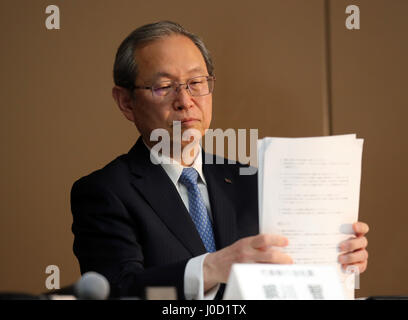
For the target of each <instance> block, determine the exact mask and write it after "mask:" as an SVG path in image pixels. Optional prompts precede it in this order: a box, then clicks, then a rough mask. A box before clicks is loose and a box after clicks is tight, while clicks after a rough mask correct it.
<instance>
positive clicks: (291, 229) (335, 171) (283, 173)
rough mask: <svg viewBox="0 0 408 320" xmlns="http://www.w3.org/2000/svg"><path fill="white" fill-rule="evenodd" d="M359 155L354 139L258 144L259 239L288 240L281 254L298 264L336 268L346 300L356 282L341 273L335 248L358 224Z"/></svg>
mask: <svg viewBox="0 0 408 320" xmlns="http://www.w3.org/2000/svg"><path fill="white" fill-rule="evenodd" d="M362 150H363V140H362V139H356V135H355V134H350V135H340V136H328V137H314V138H264V139H261V140H258V165H259V168H258V170H259V179H258V187H259V219H260V231H261V233H274V234H280V235H283V236H285V237H287V238H288V239H289V245H288V246H287V247H286V248H285V249H282V251H284V252H286V253H287V254H289V255H290V256H291V257H292V258H293V260H294V262H295V263H297V264H335V265H337V268H338V271H339V274H340V278H341V280H342V283H343V287H344V290H345V296H346V297H348V298H349V299H353V298H354V281H353V280H354V276H353V275H351V274H350V273H349V272H345V271H342V270H341V265H340V264H339V263H338V256H339V254H340V253H341V252H340V251H339V249H338V246H339V244H340V243H341V242H342V241H344V240H346V239H349V238H350V237H353V236H354V232H353V230H352V226H351V225H352V223H354V222H356V221H358V207H359V198H360V179H361V159H362ZM350 279H351V281H350Z"/></svg>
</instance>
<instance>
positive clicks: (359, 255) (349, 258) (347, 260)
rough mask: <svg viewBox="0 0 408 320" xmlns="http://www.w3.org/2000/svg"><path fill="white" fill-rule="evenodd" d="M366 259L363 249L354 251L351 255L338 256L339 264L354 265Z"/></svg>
mask: <svg viewBox="0 0 408 320" xmlns="http://www.w3.org/2000/svg"><path fill="white" fill-rule="evenodd" d="M367 259H368V252H367V250H365V249H361V250H358V251H354V252H351V253H345V254H342V255H340V256H339V262H340V263H341V264H354V263H360V262H363V261H365V260H367Z"/></svg>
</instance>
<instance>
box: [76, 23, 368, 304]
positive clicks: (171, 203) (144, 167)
mask: <svg viewBox="0 0 408 320" xmlns="http://www.w3.org/2000/svg"><path fill="white" fill-rule="evenodd" d="M114 80H115V86H114V88H113V90H112V94H113V98H114V100H115V101H116V103H117V105H118V106H119V109H120V110H121V112H122V113H123V114H124V116H125V117H126V118H127V119H128V120H130V121H132V122H133V123H134V124H135V126H136V127H137V129H138V130H139V132H140V135H141V137H140V138H139V139H138V141H137V142H136V144H135V145H134V146H133V148H132V149H131V150H130V151H129V153H128V154H125V155H122V156H120V157H118V158H117V159H115V160H114V161H112V162H111V163H109V164H108V165H107V166H106V167H104V168H103V169H101V170H98V171H96V172H94V173H92V174H90V175H88V176H86V177H83V178H81V179H80V180H78V181H77V182H75V184H74V186H73V188H72V192H71V206H72V213H73V218H74V219H73V226H72V231H73V233H74V235H75V240H74V252H75V255H76V256H77V258H78V260H79V263H80V267H81V272H82V273H84V272H87V271H90V270H93V271H96V272H99V273H101V274H103V275H105V276H106V277H107V278H108V280H109V282H110V284H111V287H112V289H113V292H112V293H113V295H114V296H120V295H122V296H123V295H125V296H132V295H138V296H143V293H144V289H145V287H147V286H155V285H159V286H174V287H176V288H177V291H178V297H179V298H181V299H183V298H187V299H202V298H204V297H205V298H214V297H215V295H216V293H217V292H218V296H217V297H218V298H220V297H221V295H222V289H223V285H222V284H225V283H226V282H227V280H228V275H229V272H230V268H231V265H232V264H233V263H250V262H254V263H277V264H289V263H293V261H292V259H291V257H289V256H288V255H287V254H285V253H283V252H281V251H280V250H278V248H279V247H284V246H286V245H287V244H288V240H287V239H286V238H284V237H282V236H279V235H273V234H261V235H259V234H258V233H259V226H258V206H257V204H258V200H257V196H258V195H257V175H240V174H239V168H240V167H242V165H240V164H234V165H231V164H227V163H226V162H224V164H215V163H216V162H215V161H213V163H214V164H207V163H205V161H203V158H204V155H205V153H204V151H203V150H201V148H200V146H199V145H198V144H195V145H194V144H193V148H192V149H191V150H190V151H191V152H188V154H189V155H190V157H187V158H185V157H180V155H179V154H177V153H176V146H179V147H180V149H181V150H182V151H184V149H186V148H187V147H188V146H189V143H190V142H191V140H187V141H183V140H178V141H175V140H174V139H172V141H171V142H172V143H171V144H170V151H169V153H167V154H159V153H157V152H154V145H155V143H156V142H155V141H152V139H151V138H150V137H151V134H152V133H153V132H154V130H156V129H164V130H165V131H167V132H168V133H169V136H170V137H173V133H174V132H175V130H176V129H177V124H179V127H178V128H179V129H180V130H181V132H182V133H185V132H187V131H188V130H192V129H194V130H195V132H199V134H200V135H201V136H202V135H204V133H205V131H206V129H208V128H209V125H210V122H211V114H212V92H213V88H214V82H215V76H214V68H213V65H212V61H211V57H210V54H209V52H208V50H207V49H206V47H205V45H204V43H203V42H202V41H201V40H200V39H199V38H198V37H197V36H195V35H193V34H191V33H189V32H188V31H186V30H185V29H184V28H182V27H181V26H180V25H178V24H175V23H172V22H168V21H162V22H158V23H154V24H149V25H145V26H143V27H141V28H138V29H136V30H135V31H134V32H132V33H131V34H130V35H129V36H128V37H127V38H126V39H125V40H124V41H123V42H122V44H121V46H120V47H119V49H118V52H117V55H116V60H115V65H114ZM178 121H179V122H178ZM159 158H160V159H161V160H163V159H165V158H168V159H171V158H172V159H175V160H176V161H174V162H173V163H168V162H169V161H168V162H166V163H162V164H159V165H157V164H154V163H153V162H152V160H158V159H159ZM353 227H354V230H355V232H356V237H355V238H354V239H350V240H348V241H346V242H344V243H343V244H342V246H343V247H342V249H344V250H343V251H346V253H345V254H342V255H341V256H340V257H339V259H340V262H341V263H342V264H343V265H344V266H347V265H357V266H358V267H359V269H360V272H363V271H364V270H365V269H366V266H367V258H368V254H367V251H366V250H365V248H366V246H367V239H366V238H365V234H366V233H367V232H368V226H367V225H366V224H365V223H361V222H359V223H356V224H354V226H353ZM219 289H220V290H219Z"/></svg>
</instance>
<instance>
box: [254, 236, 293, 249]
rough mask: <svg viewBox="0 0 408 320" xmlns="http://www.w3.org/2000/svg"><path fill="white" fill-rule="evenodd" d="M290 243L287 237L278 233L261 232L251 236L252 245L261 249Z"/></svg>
mask: <svg viewBox="0 0 408 320" xmlns="http://www.w3.org/2000/svg"><path fill="white" fill-rule="evenodd" d="M288 243H289V241H288V239H287V238H285V237H283V236H280V235H277V234H259V235H257V236H254V237H252V238H251V242H250V245H251V247H252V248H254V249H261V248H267V247H270V246H277V247H284V246H287V245H288Z"/></svg>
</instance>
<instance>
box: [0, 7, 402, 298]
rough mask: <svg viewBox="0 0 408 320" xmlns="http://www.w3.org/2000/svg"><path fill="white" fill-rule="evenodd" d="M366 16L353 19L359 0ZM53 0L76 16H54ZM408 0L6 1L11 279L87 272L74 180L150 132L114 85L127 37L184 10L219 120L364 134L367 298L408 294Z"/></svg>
mask: <svg viewBox="0 0 408 320" xmlns="http://www.w3.org/2000/svg"><path fill="white" fill-rule="evenodd" d="M351 4H352V5H357V6H359V9H360V29H359V30H348V29H347V28H346V26H345V21H346V18H347V17H348V16H349V14H346V13H345V10H346V7H347V6H348V5H351ZM48 5H57V6H58V7H59V10H60V29H59V30H48V29H47V28H46V27H45V20H46V18H47V16H48V15H49V14H46V13H45V9H46V7H47V6H48ZM407 14H408V1H406V0H364V1H363V0H361V1H355V0H347V1H343V0H308V1H304V0H264V1H261V0H253V1H240V0H234V1H232V0H228V1H211V0H207V1H198V2H197V1H194V2H191V1H184V0H183V1H181V0H175V1H163V0H156V1H138V0H70V1H62V0H47V1H45V0H35V1H32V0H1V2H0V35H1V59H0V64H1V72H0V91H1V95H0V96H1V108H0V113H1V114H0V123H1V125H0V130H1V135H0V139H1V148H2V155H1V159H0V165H1V166H0V170H1V172H0V175H1V179H0V192H1V193H0V194H1V201H0V206H1V207H0V208H1V209H0V219H1V220H0V237H1V238H0V257H1V264H0V291H17V292H26V293H32V294H37V293H41V292H45V291H47V289H46V287H45V280H46V278H47V276H48V274H46V273H45V270H46V267H47V266H48V265H57V266H58V267H59V269H60V276H61V282H60V284H61V286H65V285H68V284H71V283H73V282H75V281H76V280H77V279H78V278H79V277H80V273H79V266H78V263H77V260H76V258H75V256H74V255H73V252H72V243H73V235H72V233H71V223H72V216H71V211H70V203H69V197H70V189H71V186H72V184H73V182H74V181H75V180H77V179H78V178H80V177H81V176H83V175H86V174H88V173H90V172H91V171H94V170H96V169H99V168H101V167H102V166H104V165H105V164H107V163H108V162H109V161H111V160H112V159H114V158H115V157H117V156H118V155H120V154H123V153H126V152H127V151H128V150H129V149H130V148H131V146H132V145H133V144H134V142H135V141H136V138H137V137H138V133H137V130H136V128H135V127H134V126H133V124H132V123H130V122H129V121H127V120H126V119H125V118H124V117H123V116H122V115H121V113H120V112H119V110H118V108H117V107H116V105H115V103H114V101H113V99H112V97H111V88H112V86H113V80H112V67H113V61H114V56H115V53H116V49H117V47H118V46H119V44H120V42H121V41H122V40H123V39H124V38H125V37H126V36H127V35H128V34H129V33H130V32H131V31H132V30H133V29H135V28H136V27H139V26H141V25H143V24H146V23H150V22H154V21H158V20H172V21H176V22H178V23H180V24H182V25H183V26H184V27H186V28H187V29H188V30H191V31H192V32H194V33H196V34H198V35H200V36H201V37H202V38H203V39H204V41H205V43H206V44H207V46H208V48H209V49H210V51H211V52H212V55H213V59H214V61H215V72H216V76H217V83H216V89H215V93H214V103H213V104H214V113H213V122H212V126H211V127H212V128H222V129H224V130H225V129H227V128H234V129H238V128H247V129H250V128H257V129H259V138H262V137H265V136H278V137H306V136H320V135H328V134H344V133H356V134H357V137H358V138H363V139H364V140H365V142H364V152H363V169H362V185H361V200H360V213H359V218H360V220H361V221H365V222H367V223H368V224H369V225H370V227H371V230H370V232H369V234H368V239H369V247H368V251H369V253H370V257H369V264H368V270H367V271H366V272H365V273H364V274H363V275H362V276H361V280H360V288H361V289H360V290H356V297H364V296H369V295H380V294H381V295H397V294H401V295H403V294H405V295H408V275H407V274H406V272H405V270H406V268H407V267H406V264H407V263H408V250H406V248H405V246H406V239H407V237H406V234H407V231H406V225H407V223H408V215H407V212H406V211H407V210H406V206H405V200H406V199H407V196H408V192H407V190H408V188H407V186H406V182H407V180H408V167H407V163H408V151H407V146H408V144H407V141H406V139H407V137H408V136H407V131H406V130H405V129H404V127H405V128H406V121H407V119H408V111H407V108H408V99H407V74H408V59H407V56H408V41H407V40H408V39H407V37H408V32H407V31H408V20H407V19H406V17H407Z"/></svg>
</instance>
